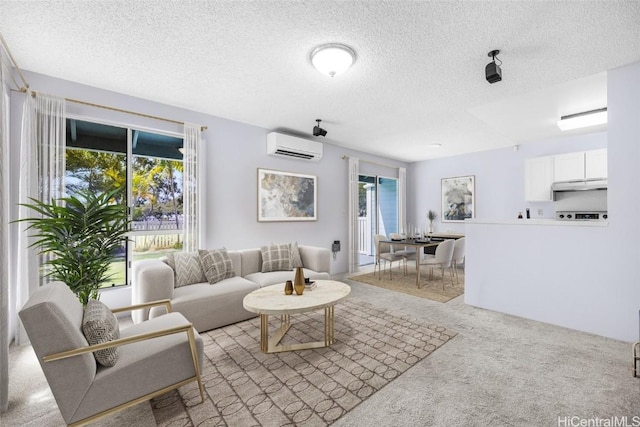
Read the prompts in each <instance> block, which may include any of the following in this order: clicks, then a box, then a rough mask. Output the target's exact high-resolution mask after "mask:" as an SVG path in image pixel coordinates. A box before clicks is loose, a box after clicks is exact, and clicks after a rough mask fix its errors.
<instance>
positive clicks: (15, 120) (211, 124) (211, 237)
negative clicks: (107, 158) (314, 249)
mask: <svg viewBox="0 0 640 427" xmlns="http://www.w3.org/2000/svg"><path fill="white" fill-rule="evenodd" d="M25 74H26V78H27V81H28V82H29V83H30V85H31V88H32V89H33V90H35V91H41V92H43V93H48V94H51V95H57V96H62V97H67V98H73V99H79V100H83V101H88V102H94V103H97V104H102V105H108V106H112V107H117V108H122V109H126V110H132V111H137V112H141V113H146V114H151V115H155V116H160V117H166V118H171V119H175V120H180V121H187V122H192V123H198V124H201V125H205V126H208V130H206V131H205V132H203V134H202V138H203V141H204V143H203V153H202V159H203V171H204V176H205V179H204V182H203V183H202V184H203V190H204V207H205V214H204V219H203V220H204V223H203V227H202V228H203V241H202V244H201V246H202V247H207V248H215V247H221V246H226V247H227V248H228V249H241V248H249V247H259V246H261V245H265V244H269V243H271V242H274V243H280V242H288V241H292V240H297V241H298V242H299V243H301V244H307V245H315V246H322V247H325V248H331V244H332V243H333V241H334V240H340V241H341V242H342V248H343V249H342V251H341V252H340V253H339V254H338V256H337V257H336V259H335V260H332V265H331V273H332V274H336V273H343V272H346V271H347V270H348V266H347V264H348V256H347V242H348V230H347V228H348V226H347V224H348V222H347V214H348V212H347V201H348V195H347V160H344V159H342V156H343V155H347V156H355V157H359V158H361V159H365V160H370V161H373V162H376V163H382V164H386V165H392V166H397V167H407V165H406V164H405V163H402V162H396V161H392V160H388V159H384V158H381V157H378V156H373V155H369V154H365V153H361V152H356V151H353V150H348V149H343V148H340V147H338V146H335V145H332V144H330V143H327V142H326V141H330V139H328V140H322V141H323V142H325V144H324V157H323V159H322V160H321V161H320V162H318V163H314V162H306V161H302V160H290V159H282V158H277V157H272V156H267V155H266V134H267V133H268V132H269V130H268V129H263V128H259V127H256V126H251V125H247V124H243V123H239V122H234V121H231V120H226V119H223V118H219V117H214V116H211V115H207V114H203V113H198V112H194V111H189V110H185V109H182V108H178V107H174V106H170V105H165V104H159V103H156V102H150V101H146V100H143V99H139V98H135V97H131V96H126V95H122V94H118V93H115V92H110V91H105V90H100V89H96V88H93V87H89V86H85V85H81V84H78V83H74V82H69V81H64V80H59V79H55V78H52V77H49V76H44V75H41V74H36V73H30V72H26V73H25ZM24 96H25V95H24V94H20V93H15V92H13V93H12V99H11V106H12V110H11V113H12V116H11V125H12V127H11V129H12V133H11V141H12V142H11V146H12V151H11V159H12V165H13V169H12V170H11V179H12V182H13V183H14V185H13V186H12V189H13V191H12V193H11V205H12V207H13V211H12V218H16V216H17V206H16V203H17V200H18V194H17V187H18V186H17V182H18V180H19V176H18V174H19V170H18V165H19V144H20V143H19V141H20V120H21V117H22V112H21V109H22V103H23V99H24ZM67 109H68V113H69V114H71V115H76V116H81V117H86V118H87V119H98V120H103V121H106V122H110V123H114V124H125V125H129V126H138V127H142V128H148V129H151V130H162V131H168V132H182V129H181V126H177V125H174V124H170V123H166V122H162V121H157V120H150V119H146V118H141V117H137V116H132V115H129V114H123V113H117V112H113V111H108V110H104V109H98V108H94V107H88V106H85V105H80V104H77V103H72V102H69V103H67ZM313 119H314V118H313V117H312V118H310V121H309V130H311V127H312V126H313V124H314V123H313ZM328 131H329V136H330V135H331V129H328ZM310 138H313V137H310ZM258 168H266V169H275V170H284V171H289V172H299V173H306V174H313V175H317V177H318V207H317V209H318V220H317V221H314V222H280V223H258V221H257V169H258ZM367 168H368V169H367V170H368V171H370V172H375V171H376V170H380V171H381V172H380V173H381V174H383V175H385V176H389V175H393V174H394V173H395V176H397V172H393V169H391V170H390V169H389V168H384V167H379V166H375V165H368V166H367ZM11 231H12V233H13V234H12V238H11V242H16V241H17V238H16V233H17V228H16V227H15V225H14V227H12V230H11ZM12 244H14V243H12ZM12 253H13V254H14V255H15V248H13V247H12ZM14 262H15V259H14ZM101 299H102V300H103V301H105V303H107V304H109V305H110V306H112V307H113V306H118V305H126V304H128V303H129V301H130V290H128V289H122V288H121V289H116V290H113V289H110V290H107V291H105V292H103V296H102V297H101Z"/></svg>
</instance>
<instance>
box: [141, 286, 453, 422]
mask: <svg viewBox="0 0 640 427" xmlns="http://www.w3.org/2000/svg"><path fill="white" fill-rule="evenodd" d="M271 323H272V324H271V325H270V326H271V330H274V329H275V328H277V327H279V321H277V320H276V321H273V322H271ZM201 335H202V338H203V340H204V344H205V350H204V351H205V360H204V362H203V366H202V376H203V382H204V386H205V391H206V396H205V399H206V400H205V402H204V403H200V394H199V392H198V387H197V386H196V385H195V384H190V385H186V386H184V387H181V388H180V389H179V390H178V391H175V392H172V393H170V394H168V395H165V396H163V397H161V398H156V399H154V400H153V401H152V407H153V412H154V415H155V417H156V420H157V421H158V425H159V426H163V427H164V426H174V425H182V426H187V425H189V426H191V425H193V426H200V425H215V426H218V425H220V426H223V425H224V426H249V425H263V426H282V425H313V426H324V425H330V424H332V423H333V422H335V421H336V420H337V419H339V418H340V417H342V416H343V415H345V414H346V413H348V412H349V411H350V410H352V409H353V408H355V407H356V406H358V405H359V404H361V403H362V402H363V401H365V400H366V399H367V398H369V397H370V396H372V395H373V394H374V393H376V392H377V391H379V390H381V389H382V388H383V387H385V386H386V385H387V384H389V383H390V382H392V381H393V380H394V379H396V378H397V377H398V376H400V375H401V374H402V373H403V372H405V371H406V370H407V369H409V368H410V367H412V366H413V365H415V364H416V363H418V362H420V361H421V360H423V359H424V358H426V357H427V356H429V355H430V354H431V353H432V352H434V351H436V350H437V349H438V348H439V347H440V346H442V345H443V344H444V343H446V342H447V341H449V339H451V338H452V337H453V336H455V332H453V331H450V330H447V329H445V328H443V327H440V326H437V325H431V324H427V323H425V322H424V321H416V320H415V319H412V318H411V317H409V316H401V317H399V316H395V315H393V314H391V313H389V312H388V311H386V310H383V309H379V308H376V307H375V306H373V305H371V304H369V303H366V302H362V301H359V300H357V299H355V298H351V299H349V300H347V301H344V302H342V303H340V304H338V305H336V308H335V342H334V344H333V345H332V346H331V347H324V348H318V349H313V350H304V351H294V352H282V353H274V354H264V353H262V352H261V351H260V319H259V318H255V319H251V320H247V321H245V322H241V323H237V324H235V325H230V326H226V327H224V328H220V329H216V330H213V331H210V332H206V333H203V334H201ZM284 338H285V339H284V340H283V342H286V343H298V342H309V341H322V340H323V339H324V315H323V313H322V312H314V313H305V314H297V315H294V316H292V318H291V329H290V330H289V332H288V333H287V335H285V337H284ZM178 393H179V396H178Z"/></svg>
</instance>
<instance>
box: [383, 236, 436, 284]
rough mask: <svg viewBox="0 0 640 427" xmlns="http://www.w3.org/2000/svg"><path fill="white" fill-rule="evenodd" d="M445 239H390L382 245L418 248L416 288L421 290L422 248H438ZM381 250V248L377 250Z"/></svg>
mask: <svg viewBox="0 0 640 427" xmlns="http://www.w3.org/2000/svg"><path fill="white" fill-rule="evenodd" d="M444 240H445V239H437V240H436V239H431V238H426V239H425V238H423V239H419V238H415V239H411V238H405V239H399V240H398V239H389V240H381V241H380V243H388V244H390V245H397V246H411V247H414V248H416V287H417V288H418V289H420V256H421V252H422V248H428V247H434V246H438V245H439V244H440V243H442V242H443V241H444ZM376 249H379V248H376Z"/></svg>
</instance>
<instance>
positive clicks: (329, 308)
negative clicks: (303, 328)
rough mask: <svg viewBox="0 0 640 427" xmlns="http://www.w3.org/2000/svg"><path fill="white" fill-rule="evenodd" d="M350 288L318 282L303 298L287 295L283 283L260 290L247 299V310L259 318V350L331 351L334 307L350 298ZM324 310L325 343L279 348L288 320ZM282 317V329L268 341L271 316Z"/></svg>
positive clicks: (244, 302)
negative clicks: (348, 296) (310, 349)
mask: <svg viewBox="0 0 640 427" xmlns="http://www.w3.org/2000/svg"><path fill="white" fill-rule="evenodd" d="M350 292H351V288H350V287H349V285H347V284H345V283H342V282H336V281H334V280H316V287H315V288H314V289H311V290H309V289H305V291H304V293H303V294H302V295H296V294H295V292H294V293H293V295H285V293H284V283H282V284H278V285H272V286H266V287H264V288H261V289H257V290H255V291H253V292H251V293H250V294H248V295H247V296H245V297H244V300H243V301H242V305H243V306H244V308H245V309H246V310H249V311H251V312H252V313H258V314H259V315H260V350H262V352H263V353H278V352H281V351H292V350H305V349H309V348H320V347H328V346H330V345H331V344H333V339H334V336H333V326H334V315H333V307H334V305H335V304H336V303H337V302H339V301H341V300H343V299H344V298H346V297H347V295H349V293H350ZM320 308H324V341H315V342H306V343H299V344H279V343H280V340H282V337H284V335H285V334H286V333H287V331H288V330H289V328H290V327H291V321H290V319H289V316H290V315H291V314H296V313H306V312H309V311H313V310H317V309H320ZM270 315H274V316H280V328H279V329H278V330H277V331H276V332H275V334H274V335H273V336H271V337H269V316H270Z"/></svg>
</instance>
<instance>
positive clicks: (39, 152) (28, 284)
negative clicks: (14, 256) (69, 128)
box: [15, 94, 66, 345]
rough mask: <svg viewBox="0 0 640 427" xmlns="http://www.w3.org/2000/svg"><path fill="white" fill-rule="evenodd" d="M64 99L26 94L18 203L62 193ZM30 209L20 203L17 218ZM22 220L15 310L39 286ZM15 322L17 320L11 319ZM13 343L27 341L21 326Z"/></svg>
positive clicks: (34, 251)
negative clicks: (33, 96)
mask: <svg viewBox="0 0 640 427" xmlns="http://www.w3.org/2000/svg"><path fill="white" fill-rule="evenodd" d="M65 109H66V107H65V101H64V99H62V98H58V97H53V96H48V95H41V94H38V95H37V96H36V97H35V99H33V98H32V97H31V96H30V95H26V99H25V103H24V108H23V112H22V140H21V143H20V187H19V200H20V203H29V202H30V200H29V198H34V199H39V200H42V201H51V199H52V198H53V199H57V198H60V197H62V195H63V190H64V169H65V163H64V150H65V135H66V132H65V116H66V111H65ZM33 215H34V213H33V211H31V210H30V209H27V208H26V207H24V206H20V209H19V218H27V217H33ZM25 228H26V224H20V229H21V231H20V233H19V234H18V267H17V274H16V277H17V283H16V286H17V289H16V311H19V310H20V309H21V308H22V306H23V305H24V304H25V303H26V302H27V300H28V299H29V295H31V293H32V292H33V290H35V289H37V287H38V286H40V277H39V266H40V259H39V256H38V255H37V249H36V248H29V245H30V244H31V242H32V241H33V240H32V238H30V237H29V232H28V231H26V230H25ZM15 323H16V324H19V322H15ZM16 332H17V333H16V334H15V337H16V343H17V344H18V345H22V344H25V343H27V342H28V338H27V336H26V333H25V331H24V329H23V328H22V327H21V326H20V327H19V330H18V331H16Z"/></svg>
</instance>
